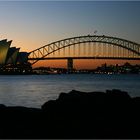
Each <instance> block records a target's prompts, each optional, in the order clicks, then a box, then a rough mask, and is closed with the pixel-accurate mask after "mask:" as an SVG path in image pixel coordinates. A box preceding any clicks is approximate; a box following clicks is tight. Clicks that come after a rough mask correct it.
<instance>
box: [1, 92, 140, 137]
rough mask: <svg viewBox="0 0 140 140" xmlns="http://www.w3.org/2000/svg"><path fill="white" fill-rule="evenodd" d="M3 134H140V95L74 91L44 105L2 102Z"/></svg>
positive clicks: (16, 135)
mask: <svg viewBox="0 0 140 140" xmlns="http://www.w3.org/2000/svg"><path fill="white" fill-rule="evenodd" d="M0 138H140V98H139V97H137V98H131V97H130V96H129V95H128V94H127V93H126V92H122V91H119V90H112V91H106V93H103V92H92V93H83V92H79V91H71V92H70V93H67V94H66V93H61V94H60V96H59V98H58V99H57V100H54V101H49V102H46V103H45V104H44V105H42V108H41V109H35V108H25V107H6V106H4V105H0Z"/></svg>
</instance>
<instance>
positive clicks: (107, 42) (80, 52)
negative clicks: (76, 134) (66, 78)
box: [0, 35, 140, 72]
mask: <svg viewBox="0 0 140 140" xmlns="http://www.w3.org/2000/svg"><path fill="white" fill-rule="evenodd" d="M11 42H12V41H8V42H7V39H5V40H2V41H0V72H1V71H2V72H3V71H21V72H22V71H26V70H27V71H29V69H30V71H31V70H32V66H33V65H34V64H35V63H37V62H38V61H41V60H46V63H47V60H60V59H63V60H67V70H68V71H71V70H73V61H74V60H75V59H112V60H140V44H138V43H136V42H133V41H129V40H126V39H121V38H117V37H112V36H106V35H86V36H78V37H71V38H66V39H62V40H59V41H55V42H52V43H50V44H47V45H44V46H42V47H40V48H37V49H35V50H33V51H31V52H19V48H16V47H11V48H10V45H11Z"/></svg>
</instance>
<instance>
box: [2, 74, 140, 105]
mask: <svg viewBox="0 0 140 140" xmlns="http://www.w3.org/2000/svg"><path fill="white" fill-rule="evenodd" d="M73 89H75V90H79V91H87V92H90V91H106V90H107V89H120V90H123V91H127V92H128V93H129V95H130V96H132V97H135V96H140V75H138V74H116V75H115V74H113V75H107V74H61V75H1V76H0V104H5V105H7V106H26V107H36V108H40V107H41V105H42V104H43V103H45V102H46V101H48V100H52V99H56V98H57V97H58V96H59V93H61V92H69V91H71V90H73Z"/></svg>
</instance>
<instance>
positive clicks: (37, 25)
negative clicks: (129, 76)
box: [0, 1, 140, 69]
mask: <svg viewBox="0 0 140 140" xmlns="http://www.w3.org/2000/svg"><path fill="white" fill-rule="evenodd" d="M139 13H140V2H139V1H135V2H133V1H116V2H115V1H68V2H67V1H5V2H4V1H0V19H1V22H0V27H1V32H0V37H1V39H5V38H7V39H8V40H13V42H12V45H11V46H12V47H14V46H16V47H19V48H21V49H20V51H27V52H30V51H32V50H35V49H36V48H39V47H42V46H44V45H46V44H48V43H51V42H54V41H57V40H61V39H65V38H69V37H74V36H79V35H88V34H94V31H95V30H97V34H98V35H103V34H104V35H108V36H114V37H119V38H123V39H127V40H130V41H134V42H137V43H139V44H140V38H139V37H140V28H139V25H140V18H139V17H140V16H139ZM125 62H126V61H117V60H115V61H114V60H109V61H108V60H74V67H75V68H77V69H80V68H82V69H83V68H90V69H92V68H95V67H97V66H100V65H101V64H103V63H107V64H123V63H125ZM128 62H130V63H132V64H140V62H139V61H128ZM37 66H50V67H66V66H67V61H64V60H57V61H56V60H48V61H40V62H38V63H36V64H35V65H34V67H37Z"/></svg>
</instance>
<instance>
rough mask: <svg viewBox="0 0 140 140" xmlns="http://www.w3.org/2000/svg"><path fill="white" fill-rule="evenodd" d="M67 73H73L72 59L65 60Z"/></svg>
mask: <svg viewBox="0 0 140 140" xmlns="http://www.w3.org/2000/svg"><path fill="white" fill-rule="evenodd" d="M67 71H68V73H72V72H73V59H72V58H68V59H67Z"/></svg>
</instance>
